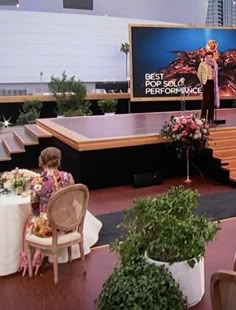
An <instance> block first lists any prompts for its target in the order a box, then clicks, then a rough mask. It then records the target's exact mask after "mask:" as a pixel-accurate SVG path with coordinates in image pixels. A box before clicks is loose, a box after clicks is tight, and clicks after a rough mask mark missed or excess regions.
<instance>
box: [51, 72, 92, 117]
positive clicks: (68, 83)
mask: <svg viewBox="0 0 236 310" xmlns="http://www.w3.org/2000/svg"><path fill="white" fill-rule="evenodd" d="M48 88H49V90H50V91H51V92H52V93H53V95H54V97H55V98H56V102H57V110H58V114H59V115H65V116H66V114H70V115H71V113H73V112H72V111H78V110H79V111H80V112H81V113H82V112H85V111H84V110H83V108H82V107H83V106H84V105H85V97H86V93H87V91H86V87H85V85H84V84H83V83H82V82H81V81H80V80H76V79H75V77H74V76H72V77H70V78H68V77H67V75H66V73H65V71H64V72H63V73H62V77H61V78H60V77H54V76H52V77H51V81H50V82H49V84H48ZM74 113H76V112H74ZM88 113H89V114H92V112H91V110H90V109H89V111H87V114H88ZM87 114H83V115H87Z"/></svg>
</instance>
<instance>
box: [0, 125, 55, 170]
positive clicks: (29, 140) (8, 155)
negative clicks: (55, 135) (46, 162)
mask: <svg viewBox="0 0 236 310" xmlns="http://www.w3.org/2000/svg"><path fill="white" fill-rule="evenodd" d="M51 137H52V135H51V134H50V133H48V132H47V131H45V130H44V129H42V128H40V127H39V126H37V125H35V124H32V125H25V126H16V127H8V128H4V129H2V130H1V131H0V162H4V161H10V160H12V156H14V155H16V154H23V153H25V152H27V150H28V147H30V146H35V145H39V143H40V141H39V140H40V139H46V138H51ZM0 171H2V170H1V164H0Z"/></svg>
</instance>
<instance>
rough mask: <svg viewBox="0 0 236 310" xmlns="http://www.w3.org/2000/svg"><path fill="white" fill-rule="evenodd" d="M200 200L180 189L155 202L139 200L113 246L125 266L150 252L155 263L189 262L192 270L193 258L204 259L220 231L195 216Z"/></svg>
mask: <svg viewBox="0 0 236 310" xmlns="http://www.w3.org/2000/svg"><path fill="white" fill-rule="evenodd" d="M198 196H199V194H198V192H197V191H193V190H192V189H185V188H184V187H183V186H177V187H172V188H171V189H170V190H169V191H168V192H167V193H165V194H162V195H158V196H156V197H154V198H139V199H136V200H135V201H134V204H133V207H132V208H130V209H129V210H127V211H126V214H125V217H124V220H123V222H122V224H121V227H122V230H123V232H124V233H123V235H122V236H121V237H120V238H119V239H118V240H116V241H115V242H114V243H113V245H112V249H113V250H115V251H117V252H118V253H119V254H120V256H121V261H122V263H124V264H125V263H128V262H129V261H137V260H139V259H140V258H141V257H142V256H143V255H144V252H145V251H147V254H148V256H149V257H150V258H152V259H154V260H157V261H161V262H168V263H175V262H180V261H185V260H188V263H189V265H190V266H192V267H193V266H194V264H195V260H194V259H193V258H196V259H197V260H199V259H200V258H201V257H202V256H204V253H205V247H206V244H207V243H208V242H209V241H211V240H213V239H214V237H215V235H216V232H217V230H218V229H219V225H218V224H216V223H214V222H212V221H210V220H209V219H208V218H207V217H205V216H199V215H197V214H196V213H195V212H194V211H195V209H196V208H197V206H198ZM120 241H122V242H120Z"/></svg>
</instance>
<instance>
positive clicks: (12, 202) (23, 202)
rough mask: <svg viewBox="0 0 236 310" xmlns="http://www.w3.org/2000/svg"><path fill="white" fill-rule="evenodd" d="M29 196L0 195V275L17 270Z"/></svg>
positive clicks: (28, 206)
mask: <svg viewBox="0 0 236 310" xmlns="http://www.w3.org/2000/svg"><path fill="white" fill-rule="evenodd" d="M29 202H30V197H29V196H28V197H25V198H23V197H20V196H0V276H4V275H8V274H11V273H15V272H17V270H18V268H19V259H20V252H21V251H22V249H23V231H24V226H25V223H26V219H27V217H28V216H29V215H30V204H29Z"/></svg>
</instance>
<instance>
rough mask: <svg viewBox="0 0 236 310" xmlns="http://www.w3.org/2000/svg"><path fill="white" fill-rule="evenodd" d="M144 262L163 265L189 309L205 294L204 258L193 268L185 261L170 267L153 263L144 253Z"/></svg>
mask: <svg viewBox="0 0 236 310" xmlns="http://www.w3.org/2000/svg"><path fill="white" fill-rule="evenodd" d="M145 260H146V262H147V263H148V264H154V265H156V266H162V265H164V266H165V267H166V268H167V269H168V270H169V271H170V272H171V274H172V276H173V278H174V279H175V281H176V282H178V283H179V285H180V289H181V291H182V292H183V295H184V296H186V297H187V299H188V305H189V307H193V306H195V305H196V304H198V303H199V302H200V301H201V299H202V297H203V295H204V293H205V270H204V257H202V258H201V259H200V261H199V262H197V261H196V263H195V265H194V267H193V268H191V267H190V266H189V265H188V263H187V261H183V262H178V263H174V264H171V265H170V264H169V263H164V262H159V261H155V260H152V259H151V258H149V257H147V255H146V253H145Z"/></svg>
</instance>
